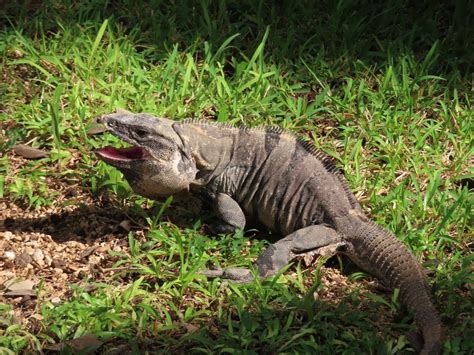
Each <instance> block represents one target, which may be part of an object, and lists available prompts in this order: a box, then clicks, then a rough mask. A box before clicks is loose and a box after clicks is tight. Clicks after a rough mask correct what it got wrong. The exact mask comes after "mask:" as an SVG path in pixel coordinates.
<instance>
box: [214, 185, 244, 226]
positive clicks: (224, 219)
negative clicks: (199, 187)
mask: <svg viewBox="0 0 474 355" xmlns="http://www.w3.org/2000/svg"><path fill="white" fill-rule="evenodd" d="M213 208H214V211H215V213H216V215H217V218H218V221H217V222H214V223H213V224H211V225H210V226H209V227H208V229H209V232H210V233H212V234H220V233H222V234H226V233H232V232H234V231H235V230H236V229H238V228H240V229H244V227H245V215H244V212H243V211H242V209H241V208H240V206H239V204H238V203H237V201H235V200H234V199H233V198H232V197H230V196H229V195H227V194H224V193H218V194H217V195H216V198H215V199H214V201H213Z"/></svg>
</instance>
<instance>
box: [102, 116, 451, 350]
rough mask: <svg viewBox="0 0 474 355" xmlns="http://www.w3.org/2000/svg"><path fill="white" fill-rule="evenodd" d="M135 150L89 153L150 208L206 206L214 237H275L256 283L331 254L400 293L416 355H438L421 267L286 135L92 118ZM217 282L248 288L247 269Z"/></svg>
mask: <svg viewBox="0 0 474 355" xmlns="http://www.w3.org/2000/svg"><path fill="white" fill-rule="evenodd" d="M99 121H100V122H102V123H103V124H104V125H105V126H106V128H107V129H108V131H110V132H111V133H112V134H113V135H115V136H117V137H119V138H121V139H122V140H124V141H125V142H128V143H130V144H132V145H133V146H132V147H130V148H114V147H111V146H108V147H105V148H102V149H98V150H97V151H96V153H97V155H98V156H99V158H100V159H102V160H103V161H105V162H106V163H108V164H110V165H112V166H114V167H116V168H117V169H119V170H120V171H121V172H122V173H123V174H124V176H125V178H126V179H127V180H128V182H129V184H130V186H131V188H132V189H133V190H134V192H136V193H137V194H139V195H142V196H145V197H148V198H151V199H156V198H160V197H163V196H170V195H172V194H177V193H181V192H183V191H189V192H190V193H192V194H196V195H198V196H200V197H201V198H203V199H205V200H207V201H209V202H210V203H211V204H212V206H213V208H214V210H215V213H216V216H217V217H218V221H217V222H216V223H215V224H213V225H211V227H212V228H211V229H212V230H213V232H214V233H231V232H233V231H235V230H236V229H238V228H244V227H245V226H246V225H247V223H248V222H250V221H258V222H260V223H263V225H265V226H266V227H268V228H269V229H270V230H273V231H275V232H277V233H278V234H281V236H282V239H280V240H278V241H277V242H276V243H274V244H272V245H270V246H269V247H268V248H267V249H266V250H265V251H264V252H263V253H262V254H261V255H260V256H259V257H258V259H257V260H256V261H255V263H254V269H255V270H256V272H257V273H258V275H259V276H260V277H262V278H265V277H268V276H271V275H274V274H276V273H277V272H278V270H280V269H281V268H282V267H284V266H286V265H287V264H288V263H289V262H290V261H291V260H292V259H294V258H295V257H297V256H299V255H305V254H311V255H315V254H319V255H331V254H335V253H340V254H345V255H347V256H348V257H349V258H350V259H351V260H352V261H353V262H354V263H355V264H357V265H358V266H360V267H361V268H362V269H364V270H366V271H367V272H369V273H371V274H373V275H374V276H376V277H378V278H379V279H380V280H382V281H383V282H384V283H385V284H386V285H388V286H389V287H390V288H392V289H395V288H398V289H399V290H400V298H401V300H402V302H403V303H404V304H405V305H406V307H407V308H408V309H409V310H410V311H411V312H413V314H414V317H415V320H416V322H417V324H418V326H419V327H420V329H421V333H422V335H423V338H424V347H423V349H422V351H421V353H422V354H438V353H440V352H441V348H442V342H443V328H442V324H441V321H440V318H439V316H438V312H437V311H436V309H435V307H434V305H433V303H432V300H431V297H430V289H429V287H428V284H427V282H426V279H425V274H424V271H423V269H422V267H421V266H420V265H419V264H418V262H417V260H416V258H415V257H414V255H413V254H412V253H411V252H410V251H409V250H408V249H407V248H406V247H405V245H404V244H402V243H401V242H400V241H399V240H398V239H397V238H396V237H395V236H394V235H392V234H391V233H389V232H388V231H386V230H384V229H383V228H382V227H380V226H379V225H377V224H375V223H374V222H372V221H370V220H369V219H368V218H367V217H366V216H365V215H364V213H363V211H362V209H361V207H360V205H359V203H358V202H357V200H356V198H355V196H354V195H353V194H352V192H351V191H350V189H349V187H348V184H347V183H346V181H345V179H344V177H343V175H342V174H341V173H340V172H339V170H338V169H337V168H336V167H335V165H334V164H333V163H332V160H331V159H330V158H328V157H327V156H326V155H325V154H323V153H321V152H320V151H318V150H316V149H315V148H314V147H313V146H312V145H311V144H309V143H307V142H305V141H303V140H301V139H298V138H297V137H296V136H294V135H293V134H290V133H288V132H286V131H284V130H283V129H280V128H275V127H270V128H246V127H238V128H237V127H233V126H231V125H228V124H220V123H210V122H204V121H197V120H187V121H183V122H177V121H172V120H169V119H164V118H157V117H154V116H151V115H148V114H133V113H130V112H127V111H125V112H124V111H119V112H117V113H113V114H108V115H104V116H102V117H101V118H99ZM218 274H219V275H220V276H223V277H224V278H227V279H232V280H236V281H241V282H242V281H251V280H252V279H253V274H252V272H251V271H250V270H249V269H244V268H228V269H224V270H222V271H219V272H218Z"/></svg>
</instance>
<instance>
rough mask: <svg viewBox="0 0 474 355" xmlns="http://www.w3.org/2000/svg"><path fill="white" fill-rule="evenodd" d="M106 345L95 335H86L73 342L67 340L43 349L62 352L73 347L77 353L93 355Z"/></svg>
mask: <svg viewBox="0 0 474 355" xmlns="http://www.w3.org/2000/svg"><path fill="white" fill-rule="evenodd" d="M102 344H104V342H103V341H100V340H99V339H98V338H97V337H96V336H95V335H94V334H86V335H83V336H81V337H79V338H76V339H73V340H66V341H63V342H61V343H58V344H52V345H47V346H45V347H43V349H45V350H52V351H61V350H63V349H65V348H66V347H71V348H72V350H74V351H75V352H82V353H83V354H92V353H93V352H94V351H95V350H97V349H98V348H100V347H101V346H102Z"/></svg>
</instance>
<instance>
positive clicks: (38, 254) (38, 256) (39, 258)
mask: <svg viewBox="0 0 474 355" xmlns="http://www.w3.org/2000/svg"><path fill="white" fill-rule="evenodd" d="M32 257H33V260H34V261H36V262H37V263H38V265H40V266H44V254H43V252H42V251H41V249H35V250H34V251H33V255H32Z"/></svg>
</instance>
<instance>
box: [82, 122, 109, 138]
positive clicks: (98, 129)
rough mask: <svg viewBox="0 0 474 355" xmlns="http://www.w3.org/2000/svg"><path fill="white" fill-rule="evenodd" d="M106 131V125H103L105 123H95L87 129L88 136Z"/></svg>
mask: <svg viewBox="0 0 474 355" xmlns="http://www.w3.org/2000/svg"><path fill="white" fill-rule="evenodd" d="M104 132H107V128H105V126H103V125H94V126H92V127H90V128H89V129H88V130H87V131H86V134H87V135H88V136H94V135H96V134H101V133H104Z"/></svg>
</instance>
